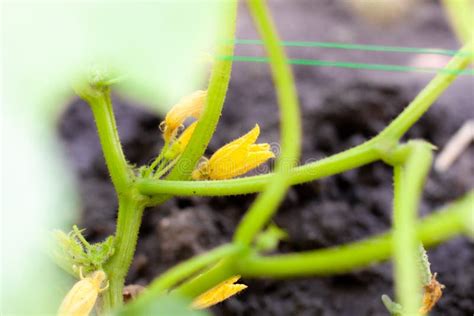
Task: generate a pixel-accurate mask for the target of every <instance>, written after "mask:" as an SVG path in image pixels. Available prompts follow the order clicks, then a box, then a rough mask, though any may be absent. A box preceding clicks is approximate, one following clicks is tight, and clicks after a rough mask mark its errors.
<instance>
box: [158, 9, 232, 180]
mask: <svg viewBox="0 0 474 316" xmlns="http://www.w3.org/2000/svg"><path fill="white" fill-rule="evenodd" d="M224 16H225V24H224V25H223V27H222V30H223V33H222V35H221V37H222V38H221V40H223V41H222V42H223V43H226V44H223V45H220V46H219V49H218V51H217V54H218V55H221V54H226V55H227V54H230V55H232V54H233V53H234V44H233V39H234V34H235V26H236V19H237V1H236V0H231V1H229V3H228V7H226V12H225V14H224ZM231 71H232V61H223V60H215V61H214V67H213V68H212V73H211V77H210V79H209V86H208V89H207V98H206V105H205V107H204V112H203V113H202V115H201V118H200V119H199V121H198V123H197V125H196V129H195V130H194V132H193V135H192V136H191V139H190V140H189V143H188V145H187V146H186V149H185V150H184V152H183V154H182V156H181V158H180V159H179V160H178V162H177V163H176V166H175V167H174V168H173V170H172V171H171V173H170V174H169V176H168V177H167V179H169V180H184V179H188V178H189V176H190V175H191V172H192V171H193V170H194V167H195V166H196V164H197V162H198V160H199V159H200V158H201V156H202V155H203V154H204V151H205V150H206V148H207V145H208V144H209V141H210V140H211V137H212V135H213V134H214V131H215V129H216V126H217V123H218V121H219V118H220V115H221V112H222V107H223V105H224V101H225V96H226V94H227V88H228V86H229V81H230V74H231Z"/></svg>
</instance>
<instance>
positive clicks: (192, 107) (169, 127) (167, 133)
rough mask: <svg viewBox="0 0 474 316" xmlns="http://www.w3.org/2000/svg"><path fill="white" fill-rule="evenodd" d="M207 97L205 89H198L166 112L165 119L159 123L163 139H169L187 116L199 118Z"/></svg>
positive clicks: (174, 134)
mask: <svg viewBox="0 0 474 316" xmlns="http://www.w3.org/2000/svg"><path fill="white" fill-rule="evenodd" d="M206 97H207V91H205V90H198V91H195V92H193V93H192V94H190V95H188V96H186V97H184V98H182V99H181V100H180V101H179V102H178V103H177V104H175V105H174V106H173V107H172V108H171V110H169V112H168V113H167V114H166V117H165V120H164V121H163V122H162V123H161V124H160V128H161V131H162V132H163V137H164V139H165V141H167V142H168V141H170V140H171V139H172V138H173V137H174V136H176V133H177V131H178V128H179V127H180V126H181V125H182V124H183V123H184V121H185V120H186V119H187V118H189V117H194V118H195V119H199V118H200V117H201V113H202V110H203V108H204V104H205V101H206Z"/></svg>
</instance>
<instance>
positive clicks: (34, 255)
mask: <svg viewBox="0 0 474 316" xmlns="http://www.w3.org/2000/svg"><path fill="white" fill-rule="evenodd" d="M224 4H225V1H211V0H209V1H199V0H197V1H179V0H177V1H132V0H127V1H123V0H122V1H94V2H92V1H68V2H66V1H41V0H40V1H8V0H7V1H3V2H2V4H1V11H0V35H1V43H2V49H1V50H0V54H1V70H0V73H1V89H0V90H1V103H2V117H1V120H2V194H3V196H4V198H3V199H2V224H1V227H2V233H1V235H2V241H1V245H2V254H1V256H2V272H1V279H2V285H1V287H2V288H1V290H2V294H1V296H2V307H1V309H2V312H5V314H31V313H36V314H38V313H54V312H55V310H56V309H57V306H58V305H59V302H60V301H61V298H62V296H63V295H65V294H66V293H67V291H68V290H69V285H70V284H65V283H64V282H65V280H67V279H64V278H62V276H63V274H62V272H61V271H60V270H59V269H58V268H57V267H55V266H54V265H53V264H52V263H51V261H50V260H49V258H48V257H47V255H46V254H45V251H44V249H43V244H44V242H43V240H42V239H43V238H46V237H47V236H48V231H49V230H51V229H53V228H62V229H64V228H65V227H70V225H71V224H72V222H73V218H74V217H75V216H76V215H77V214H75V211H76V210H77V208H78V206H77V197H76V195H75V194H74V188H73V185H72V183H73V181H71V175H70V172H68V170H67V167H66V166H65V164H64V159H61V158H62V157H61V154H60V153H61V151H60V150H59V146H58V143H57V141H56V140H55V137H56V131H55V127H56V124H55V123H56V119H57V117H58V114H59V110H60V109H61V107H62V106H63V105H65V104H66V103H67V101H68V98H71V97H72V96H73V93H72V89H71V87H70V86H71V82H73V81H74V80H76V79H77V78H76V77H77V76H79V75H81V74H82V73H84V71H89V69H90V68H91V67H92V68H93V69H95V68H97V67H98V68H101V69H102V68H105V69H108V70H110V72H111V73H113V74H114V75H117V76H119V77H118V78H120V79H121V80H119V83H118V86H117V88H116V89H114V90H117V89H120V90H121V91H122V93H124V94H126V95H127V96H129V97H132V98H134V99H136V100H137V101H138V102H140V103H141V104H146V105H148V106H150V107H151V108H152V109H154V110H161V111H166V109H167V107H169V106H171V105H172V104H173V102H175V101H176V100H178V99H179V98H180V96H182V95H184V94H186V93H188V92H189V91H192V90H194V89H196V88H198V87H202V85H201V84H202V79H203V78H204V77H205V76H203V71H204V70H205V67H206V65H205V64H203V63H200V62H199V61H198V60H199V56H200V54H202V53H205V52H208V51H209V49H210V47H211V46H212V44H213V41H214V40H215V36H214V34H215V30H217V29H218V25H219V18H220V16H219V12H220V7H221V6H222V5H224Z"/></svg>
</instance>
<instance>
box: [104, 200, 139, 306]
mask: <svg viewBox="0 0 474 316" xmlns="http://www.w3.org/2000/svg"><path fill="white" fill-rule="evenodd" d="M144 208H145V203H144V201H143V199H142V198H141V197H140V196H133V195H125V196H123V197H121V198H120V199H119V210H118V219H117V227H116V230H115V243H114V247H115V253H114V255H113V256H112V258H111V259H110V261H109V262H107V264H106V265H105V272H106V273H107V277H108V280H109V282H110V286H109V289H108V290H107V291H106V292H104V294H103V306H104V311H109V310H111V309H112V308H117V307H119V306H120V305H122V301H123V297H122V291H123V286H124V282H125V277H126V276H127V273H128V269H129V268H130V265H131V263H132V259H133V255H134V253H135V248H136V245H137V239H138V231H139V229H140V224H141V221H142V215H143V210H144Z"/></svg>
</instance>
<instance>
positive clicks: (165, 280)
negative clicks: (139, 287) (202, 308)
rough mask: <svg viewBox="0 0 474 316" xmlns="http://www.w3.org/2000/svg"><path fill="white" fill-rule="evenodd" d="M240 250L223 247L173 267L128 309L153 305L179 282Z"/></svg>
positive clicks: (234, 247)
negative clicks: (152, 303)
mask: <svg viewBox="0 0 474 316" xmlns="http://www.w3.org/2000/svg"><path fill="white" fill-rule="evenodd" d="M238 250H239V248H238V247H236V246H235V245H232V244H227V245H223V246H220V247H217V248H215V249H213V250H211V251H209V252H207V253H204V254H202V255H199V256H196V257H194V258H191V259H189V260H187V261H184V262H182V263H180V264H178V265H176V266H174V267H172V268H171V269H169V270H168V271H166V272H165V273H163V274H162V275H161V276H159V277H158V278H156V279H155V280H154V281H153V282H152V283H151V284H150V285H149V286H148V288H147V291H146V292H145V293H143V294H142V295H140V296H139V297H138V298H137V299H136V300H135V301H134V302H133V303H132V304H130V306H128V308H130V309H134V308H139V306H140V305H146V304H149V303H151V302H152V301H153V300H156V299H157V298H158V297H159V296H160V295H162V294H164V293H165V292H166V291H167V290H170V289H171V288H172V287H173V286H175V285H176V284H178V283H179V282H182V281H183V280H185V279H187V278H189V277H192V276H193V275H195V274H196V273H197V272H199V271H200V270H202V269H204V268H206V267H207V266H209V265H210V264H213V263H215V262H216V261H218V260H219V259H222V258H223V257H227V256H230V255H233V254H235V253H236V252H237V251H238Z"/></svg>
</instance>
